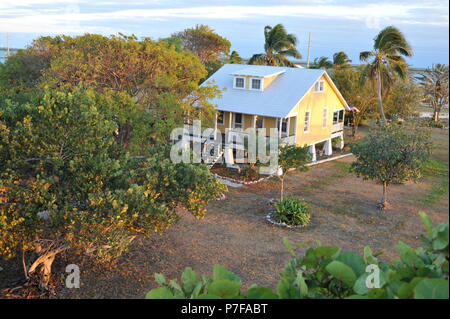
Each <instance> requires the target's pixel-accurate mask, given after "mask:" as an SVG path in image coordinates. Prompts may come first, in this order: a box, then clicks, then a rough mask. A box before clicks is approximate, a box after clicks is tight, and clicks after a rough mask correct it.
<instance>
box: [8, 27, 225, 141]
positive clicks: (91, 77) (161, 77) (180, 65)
mask: <svg viewBox="0 0 450 319" xmlns="http://www.w3.org/2000/svg"><path fill="white" fill-rule="evenodd" d="M206 75H207V72H206V70H205V68H204V66H203V65H202V63H201V62H200V61H199V59H198V58H197V57H196V56H195V55H194V54H193V53H191V52H190V51H188V50H177V49H176V48H175V47H174V46H172V45H169V44H167V42H165V41H160V42H156V41H153V40H151V39H149V38H144V39H142V40H138V39H137V38H136V37H134V36H124V35H119V36H111V37H105V36H102V35H97V34H85V35H83V36H77V37H69V36H60V37H59V36H58V37H41V38H38V39H37V40H35V41H34V42H33V44H32V45H31V46H30V47H29V48H27V49H26V50H21V51H19V52H18V54H17V55H15V56H13V57H11V58H9V59H8V60H7V61H6V63H5V64H4V65H3V66H1V65H0V93H2V92H3V93H5V94H6V96H7V97H8V98H10V97H14V99H15V100H18V101H20V102H26V101H27V100H28V98H29V96H30V95H31V96H35V95H40V91H41V90H43V89H45V88H50V89H52V88H60V87H67V88H70V87H75V86H78V85H85V86H89V87H90V88H93V89H95V90H96V91H97V92H100V93H103V92H104V91H111V90H112V91H115V92H120V93H121V94H128V95H129V96H130V97H132V98H133V100H134V103H135V104H136V107H138V108H140V109H141V110H147V109H151V112H152V115H153V116H152V117H146V118H147V120H148V121H147V123H146V127H147V128H148V129H149V130H150V131H151V132H150V135H151V138H152V139H153V140H154V141H155V142H165V140H167V139H168V137H169V135H170V132H171V130H172V129H173V128H175V127H179V126H180V125H182V124H183V120H184V119H186V118H191V119H192V118H196V119H197V118H198V119H202V120H207V121H209V120H212V119H213V118H214V105H211V104H210V103H209V102H208V99H209V98H211V97H214V96H216V95H218V94H219V93H220V91H219V89H218V87H217V86H215V85H211V86H208V87H200V86H199V85H198V84H199V81H200V80H201V79H202V78H204V77H205V76H206ZM24 96H25V97H24ZM198 106H201V107H202V112H199V109H198ZM133 125H135V123H131V122H129V123H123V124H121V125H120V127H119V134H120V136H121V139H122V142H123V143H122V144H123V146H125V147H127V146H128V145H129V144H130V141H129V139H130V138H131V137H132V135H133V134H139V133H140V131H139V130H135V129H134V127H133ZM133 131H134V132H133Z"/></svg>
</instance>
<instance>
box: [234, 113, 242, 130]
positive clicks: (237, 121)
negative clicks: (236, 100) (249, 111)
mask: <svg viewBox="0 0 450 319" xmlns="http://www.w3.org/2000/svg"><path fill="white" fill-rule="evenodd" d="M243 123H244V115H243V114H242V113H234V128H242V127H243V126H244V125H243Z"/></svg>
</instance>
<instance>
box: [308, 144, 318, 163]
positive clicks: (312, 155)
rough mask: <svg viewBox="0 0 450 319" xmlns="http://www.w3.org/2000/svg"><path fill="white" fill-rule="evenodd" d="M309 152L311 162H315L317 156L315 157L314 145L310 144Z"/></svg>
mask: <svg viewBox="0 0 450 319" xmlns="http://www.w3.org/2000/svg"><path fill="white" fill-rule="evenodd" d="M309 152H310V153H311V161H312V162H315V161H317V156H316V144H311V145H310V146H309Z"/></svg>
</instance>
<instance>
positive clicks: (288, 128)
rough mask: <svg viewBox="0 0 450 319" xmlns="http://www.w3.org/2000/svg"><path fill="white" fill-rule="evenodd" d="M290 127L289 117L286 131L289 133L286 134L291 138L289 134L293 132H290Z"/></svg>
mask: <svg viewBox="0 0 450 319" xmlns="http://www.w3.org/2000/svg"><path fill="white" fill-rule="evenodd" d="M290 126H291V118H290V117H288V121H287V128H286V131H287V132H286V135H287V136H290V135H289V132H290V131H291V130H290Z"/></svg>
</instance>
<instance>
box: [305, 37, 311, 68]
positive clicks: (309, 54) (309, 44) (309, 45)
mask: <svg viewBox="0 0 450 319" xmlns="http://www.w3.org/2000/svg"><path fill="white" fill-rule="evenodd" d="M310 57H311V32H310V33H309V37H308V57H307V59H306V67H307V68H309V61H310Z"/></svg>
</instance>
